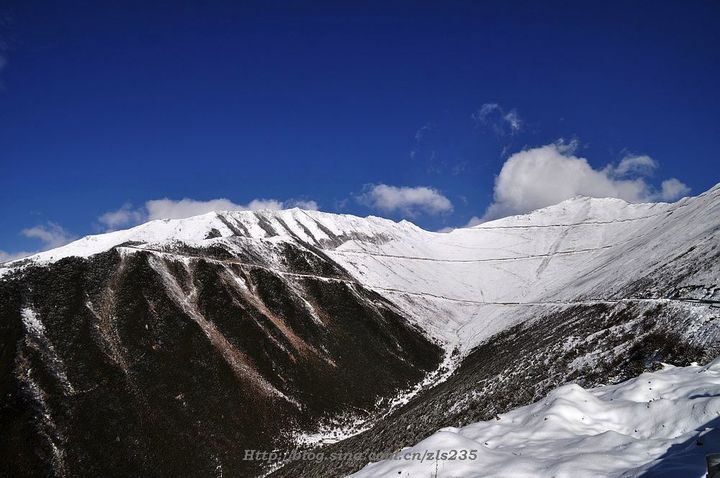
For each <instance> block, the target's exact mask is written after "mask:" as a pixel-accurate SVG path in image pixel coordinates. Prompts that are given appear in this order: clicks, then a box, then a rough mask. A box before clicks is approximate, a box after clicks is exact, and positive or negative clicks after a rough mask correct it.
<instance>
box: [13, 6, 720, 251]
mask: <svg viewBox="0 0 720 478" xmlns="http://www.w3.org/2000/svg"><path fill="white" fill-rule="evenodd" d="M475 3H476V4H472V3H471V2H393V1H382V2H332V3H331V2H298V1H293V2H281V1H272V2H257V3H254V2H180V1H171V2H170V1H169V2H145V1H144V2H97V1H87V2H62V1H60V2H58V1H51V2H35V1H29V2H28V1H17V2H13V1H10V2H7V1H5V2H2V4H0V44H2V52H1V53H0V58H2V60H0V64H4V66H3V67H2V69H1V70H0V82H1V85H2V88H1V89H0V167H1V170H0V177H1V178H2V186H1V187H0V250H4V251H9V252H14V251H19V250H33V249H36V248H38V247H41V244H40V243H39V242H38V241H37V240H36V239H32V238H27V237H25V236H23V235H22V234H21V233H20V231H21V230H22V229H24V228H29V227H33V226H36V225H38V224H47V223H48V221H52V222H54V223H56V224H59V225H61V226H62V227H63V228H65V229H66V230H67V231H70V232H71V233H72V234H76V235H82V234H87V233H93V232H97V231H98V227H99V226H98V223H97V217H98V216H99V215H101V214H102V213H104V212H106V211H110V210H115V209H118V208H119V207H121V206H122V205H123V204H125V203H132V204H133V205H134V206H136V207H139V206H142V204H143V203H144V202H145V201H147V200H151V199H158V198H163V197H168V198H172V199H181V198H184V197H188V198H192V199H196V200H209V199H214V198H228V199H230V200H232V201H235V202H237V203H241V204H245V203H247V202H248V201H250V200H252V199H255V198H276V199H280V200H288V199H293V198H294V199H312V200H315V201H317V202H318V203H319V204H320V207H321V209H323V210H327V211H343V212H350V213H355V214H361V215H367V214H369V213H373V212H376V211H373V210H372V209H371V208H369V207H367V206H366V205H363V204H360V203H358V201H356V200H355V199H353V198H354V197H355V196H357V195H359V194H361V193H362V192H363V187H364V185H366V184H377V183H384V184H388V185H394V186H407V187H415V186H428V187H432V188H435V189H437V190H439V191H440V192H442V194H444V195H445V196H446V197H447V198H448V199H449V200H450V201H452V203H453V205H454V211H453V212H452V213H446V214H440V215H432V214H421V215H418V216H416V217H415V218H414V221H415V222H417V223H418V224H420V225H421V226H424V227H427V228H440V227H443V226H448V225H453V226H455V225H461V224H464V223H466V222H467V221H468V219H469V218H470V217H472V216H474V215H476V216H477V215H482V214H483V212H484V210H485V209H486V208H487V207H488V205H489V204H490V203H491V201H492V194H493V181H494V177H495V175H496V174H498V172H499V171H500V168H501V167H502V165H503V163H504V161H505V160H506V159H507V157H508V155H509V154H512V153H514V152H517V151H518V150H520V149H522V148H523V147H535V146H541V145H545V144H549V143H552V142H553V141H557V140H558V139H559V138H565V139H566V140H570V139H577V140H578V141H579V142H580V144H581V145H582V146H581V148H580V149H581V151H580V152H578V153H577V154H582V156H584V157H587V158H588V160H589V161H590V163H591V164H592V165H593V166H594V167H595V168H602V167H603V166H604V165H606V164H609V163H617V162H618V161H619V160H620V159H621V158H622V157H623V156H624V155H626V154H628V153H633V154H647V155H649V156H651V157H652V158H653V159H654V160H656V161H657V162H658V163H659V164H660V166H659V168H658V169H657V170H656V171H655V176H654V177H653V178H650V179H649V181H650V182H651V183H659V181H660V180H661V179H663V178H667V177H677V178H678V179H680V180H681V181H683V182H684V183H686V184H687V185H688V186H689V187H690V188H692V192H693V193H700V192H702V191H704V190H705V189H708V188H709V187H711V186H712V185H713V184H715V183H716V182H717V181H719V180H720V175H718V174H717V171H718V160H717V155H718V151H720V121H719V120H718V115H719V111H720V86H719V85H720V3H718V2H716V1H690V2H679V1H678V2H658V1H651V2H617V3H613V2H606V1H603V2H570V1H568V2H535V1H534V2H475ZM488 103H497V104H499V105H500V106H501V107H502V108H503V111H505V112H509V111H512V110H515V111H516V112H517V114H518V115H519V117H520V118H521V119H522V129H521V130H520V131H519V132H517V133H516V134H510V133H508V132H506V133H504V134H502V133H498V132H496V131H494V130H493V128H492V127H491V126H492V125H490V124H487V125H484V126H485V127H478V125H476V124H475V122H474V121H473V120H472V118H471V115H472V114H473V113H474V112H476V111H477V110H478V109H479V108H481V106H482V105H483V104H488ZM423 126H428V128H426V129H425V130H424V131H423V132H421V140H420V141H417V140H416V133H417V132H418V130H419V129H421V128H422V127H423ZM411 151H415V155H414V158H411V154H410V152H411ZM400 215H401V214H400V213H398V214H390V216H391V217H394V218H397V217H399V216H400Z"/></svg>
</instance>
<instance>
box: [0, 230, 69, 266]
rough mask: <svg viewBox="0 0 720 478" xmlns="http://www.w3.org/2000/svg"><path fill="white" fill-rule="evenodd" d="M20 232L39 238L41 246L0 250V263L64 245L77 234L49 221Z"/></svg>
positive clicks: (30, 237) (31, 237)
mask: <svg viewBox="0 0 720 478" xmlns="http://www.w3.org/2000/svg"><path fill="white" fill-rule="evenodd" d="M20 234H22V235H23V236H25V237H27V238H29V239H37V240H39V241H40V242H41V244H42V247H40V248H39V249H38V250H36V251H22V252H7V251H2V250H0V263H3V262H9V261H14V260H16V259H22V258H23V257H27V256H31V255H33V254H37V253H38V252H40V251H43V250H47V249H53V248H55V247H60V246H64V245H65V244H67V243H68V242H71V241H73V240H75V239H76V238H77V236H75V235H74V234H71V233H70V232H68V231H67V230H66V229H65V228H63V227H62V226H60V225H59V224H57V223H54V222H50V221H49V222H47V223H45V224H38V225H37V226H34V227H29V228H27V229H23V230H22V231H20Z"/></svg>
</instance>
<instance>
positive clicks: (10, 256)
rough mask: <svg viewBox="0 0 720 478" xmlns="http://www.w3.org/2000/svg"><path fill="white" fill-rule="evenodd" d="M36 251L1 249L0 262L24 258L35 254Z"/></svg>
mask: <svg viewBox="0 0 720 478" xmlns="http://www.w3.org/2000/svg"><path fill="white" fill-rule="evenodd" d="M35 253H36V252H27V251H23V252H6V251H0V264H2V263H3V262H10V261H14V260H16V259H22V258H23V257H27V256H31V255H33V254H35Z"/></svg>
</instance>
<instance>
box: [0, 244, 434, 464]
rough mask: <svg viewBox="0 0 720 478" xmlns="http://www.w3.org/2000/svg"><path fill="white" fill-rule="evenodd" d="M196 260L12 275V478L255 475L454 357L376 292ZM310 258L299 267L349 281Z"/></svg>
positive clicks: (73, 266)
mask: <svg viewBox="0 0 720 478" xmlns="http://www.w3.org/2000/svg"><path fill="white" fill-rule="evenodd" d="M176 252H177V251H176ZM184 252H185V253H186V255H170V254H160V253H154V252H147V251H130V252H128V251H127V250H125V251H123V250H122V248H119V249H113V250H111V251H109V252H107V253H103V254H99V255H96V256H93V257H92V258H90V259H80V258H68V259H63V260H61V261H59V262H57V263H54V264H50V265H48V266H44V267H29V268H27V269H25V270H23V271H22V272H16V273H13V274H10V275H8V276H5V277H4V278H3V279H2V280H0V393H1V394H2V397H3V401H2V406H1V407H0V429H1V430H3V433H2V437H3V438H2V446H1V447H0V475H2V476H220V475H224V476H253V475H255V474H257V473H259V470H258V469H257V468H256V466H257V464H256V463H253V462H249V461H243V451H244V449H246V448H254V449H270V448H273V447H287V446H289V442H288V440H289V438H290V434H291V432H292V431H295V430H312V429H313V426H315V425H316V424H317V422H318V421H320V419H321V418H322V417H326V416H330V415H336V414H340V413H342V412H343V411H348V410H368V411H372V410H373V408H374V406H375V404H376V402H377V401H378V399H379V398H381V397H390V396H393V395H395V394H396V393H397V392H398V391H399V390H401V389H404V388H406V387H408V386H410V385H412V384H413V383H416V382H417V381H419V380H420V379H421V378H422V377H423V376H424V374H425V373H427V372H428V371H430V370H433V369H434V368H435V367H437V365H438V363H439V361H440V359H441V355H442V354H441V349H440V348H439V347H438V346H436V345H435V344H433V343H431V342H429V341H428V340H427V339H425V338H424V336H423V335H422V334H421V333H420V332H419V331H418V330H417V329H415V328H414V327H412V326H410V325H409V324H408V322H407V321H406V319H405V318H404V317H402V316H401V315H400V314H399V313H398V311H397V310H396V309H395V307H394V306H393V305H392V304H390V303H388V302H387V301H385V300H384V299H383V298H382V297H380V296H379V295H377V294H376V293H374V292H372V291H369V290H366V289H364V288H362V287H361V286H358V285H356V284H348V283H345V282H341V281H330V280H322V279H315V278H312V277H295V278H293V277H288V276H286V275H285V276H279V275H277V274H275V273H273V272H272V271H269V270H267V269H263V268H258V267H245V266H243V265H241V264H234V263H232V262H227V263H225V262H222V261H218V260H213V259H210V260H205V259H202V258H197V257H188V256H189V255H190V254H189V253H190V252H193V251H184ZM194 252H196V253H197V252H199V251H194ZM311 252H312V251H308V250H301V249H299V248H297V247H295V246H292V245H287V246H286V247H285V250H284V258H285V261H286V263H287V264H288V267H290V268H292V269H293V270H298V271H304V272H308V273H317V274H318V275H321V274H322V275H338V276H342V275H343V274H344V271H342V270H341V268H339V266H337V265H336V264H331V263H325V262H324V261H323V260H319V259H318V257H319V256H318V255H316V254H312V253H311ZM202 253H203V254H206V255H208V256H209V257H213V258H214V259H217V258H219V257H221V256H222V255H223V251H203V252H202ZM235 259H238V260H239V262H242V261H253V260H256V259H257V258H252V257H246V258H243V257H240V258H235ZM309 259H312V260H309ZM36 321H37V322H36ZM38 324H39V325H38Z"/></svg>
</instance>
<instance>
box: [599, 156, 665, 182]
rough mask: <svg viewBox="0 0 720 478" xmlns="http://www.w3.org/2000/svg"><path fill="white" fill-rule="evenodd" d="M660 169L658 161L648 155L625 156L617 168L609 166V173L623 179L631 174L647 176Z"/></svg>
mask: <svg viewBox="0 0 720 478" xmlns="http://www.w3.org/2000/svg"><path fill="white" fill-rule="evenodd" d="M657 167H658V163H657V161H655V160H654V159H652V158H651V157H650V156H647V155H640V156H634V155H628V156H625V157H624V158H623V159H622V160H621V161H620V163H619V164H618V165H617V166H607V169H608V172H611V173H612V174H613V175H614V176H618V177H622V176H626V175H628V174H630V173H637V174H642V175H647V174H650V173H652V172H653V170H654V169H655V168H657Z"/></svg>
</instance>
